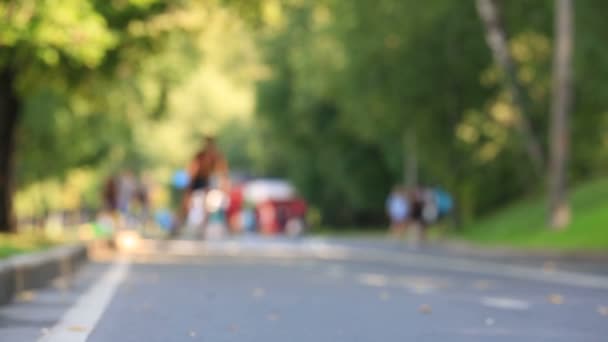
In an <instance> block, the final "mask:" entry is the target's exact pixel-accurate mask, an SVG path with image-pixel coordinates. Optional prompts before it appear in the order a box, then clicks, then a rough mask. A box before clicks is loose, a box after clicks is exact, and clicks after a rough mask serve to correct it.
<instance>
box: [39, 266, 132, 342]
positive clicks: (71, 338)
mask: <svg viewBox="0 0 608 342" xmlns="http://www.w3.org/2000/svg"><path fill="white" fill-rule="evenodd" d="M128 271H129V261H128V260H126V259H120V260H118V261H116V262H115V263H114V264H113V265H112V266H111V267H110V269H109V270H108V271H107V272H106V273H105V274H104V275H103V277H102V278H101V279H100V280H99V281H98V282H97V283H95V284H94V285H93V286H92V287H91V288H90V289H89V290H88V291H87V292H86V293H84V294H83V295H82V296H80V298H78V301H77V302H76V303H75V304H74V305H73V306H72V307H71V308H70V309H69V310H68V311H67V312H66V313H65V314H64V315H63V317H62V318H61V320H60V321H59V322H58V323H57V324H56V325H55V326H54V327H53V328H52V329H51V330H50V331H49V333H48V334H47V335H45V336H43V337H41V338H40V339H39V340H38V341H39V342H84V341H86V340H87V338H88V337H89V335H90V334H91V332H92V331H93V329H95V325H96V324H97V322H98V321H99V319H100V318H101V315H102V314H103V312H104V311H105V309H106V307H107V306H108V304H109V303H110V300H111V299H112V297H113V296H114V293H115V292H116V289H117V288H118V285H120V284H121V283H122V281H123V280H124V279H125V277H126V276H127V273H128Z"/></svg>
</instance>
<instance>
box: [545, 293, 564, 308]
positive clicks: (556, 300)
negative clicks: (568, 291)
mask: <svg viewBox="0 0 608 342" xmlns="http://www.w3.org/2000/svg"><path fill="white" fill-rule="evenodd" d="M547 299H548V300H549V303H551V304H555V305H560V304H564V297H562V295H559V294H557V293H553V294H550V295H549V297H547Z"/></svg>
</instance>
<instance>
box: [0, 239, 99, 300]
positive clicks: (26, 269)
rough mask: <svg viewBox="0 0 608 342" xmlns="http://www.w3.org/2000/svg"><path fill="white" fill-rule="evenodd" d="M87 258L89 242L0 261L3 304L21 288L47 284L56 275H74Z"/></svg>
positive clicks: (28, 288)
mask: <svg viewBox="0 0 608 342" xmlns="http://www.w3.org/2000/svg"><path fill="white" fill-rule="evenodd" d="M87 260H88V253H87V247H86V245H82V244H78V245H72V246H63V247H56V248H53V249H51V250H48V251H44V252H38V253H32V254H24V255H17V256H14V257H10V258H8V259H5V260H2V261H0V305H3V304H8V303H10V302H11V301H12V300H13V298H14V297H15V296H16V295H17V294H18V293H19V292H21V291H26V290H32V289H37V288H41V287H45V286H48V285H49V284H50V283H51V282H52V281H53V280H54V279H56V278H59V277H69V276H71V275H72V274H73V273H74V272H75V271H77V270H78V268H80V266H82V265H83V264H84V263H85V262H86V261H87Z"/></svg>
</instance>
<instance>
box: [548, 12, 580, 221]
mask: <svg viewBox="0 0 608 342" xmlns="http://www.w3.org/2000/svg"><path fill="white" fill-rule="evenodd" d="M573 31H574V26H573V8H572V0H556V2H555V33H554V35H555V43H556V45H555V51H554V57H553V100H552V104H551V136H550V139H551V140H550V149H551V151H550V152H551V156H550V157H551V161H550V163H549V170H548V171H549V217H548V219H549V222H548V223H549V225H550V227H551V228H553V229H564V228H566V226H567V225H568V224H569V223H570V206H569V204H568V199H567V193H566V183H567V180H566V178H567V177H566V173H567V163H568V150H569V140H570V138H569V131H570V130H569V113H570V110H571V108H572V51H573Z"/></svg>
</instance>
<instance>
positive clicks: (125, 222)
mask: <svg viewBox="0 0 608 342" xmlns="http://www.w3.org/2000/svg"><path fill="white" fill-rule="evenodd" d="M103 200H104V208H105V210H106V211H107V212H109V213H112V214H114V215H113V216H114V221H115V222H114V225H115V226H121V227H127V228H128V227H132V226H134V225H136V224H140V225H144V224H145V223H146V221H147V220H148V219H149V215H150V199H149V184H148V182H147V180H146V179H145V177H143V176H141V177H137V176H136V175H135V173H134V172H133V171H132V170H130V169H126V170H123V171H122V172H120V173H118V174H113V175H111V176H110V177H109V178H108V179H107V180H106V183H105V184H104V187H103Z"/></svg>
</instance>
